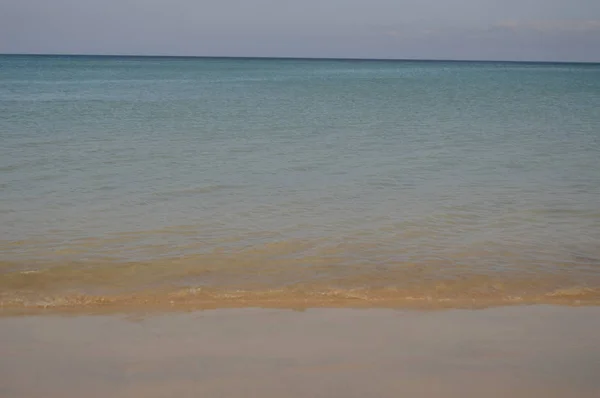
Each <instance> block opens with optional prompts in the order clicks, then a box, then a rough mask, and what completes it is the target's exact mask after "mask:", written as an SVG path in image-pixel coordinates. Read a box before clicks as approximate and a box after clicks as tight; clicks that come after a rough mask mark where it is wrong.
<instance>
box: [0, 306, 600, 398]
mask: <svg viewBox="0 0 600 398" xmlns="http://www.w3.org/2000/svg"><path fill="white" fill-rule="evenodd" d="M599 330H600V308H599V307H582V308H571V307H556V306H521V307H506V308H492V309H485V310H444V311H412V310H391V309H366V310H365V309H362V310H361V309H311V310H306V311H291V310H281V309H221V310H212V311H200V312H190V313H174V314H161V315H147V316H144V315H140V314H128V315H114V314H111V315H95V316H65V315H63V316H57V315H47V316H23V317H4V318H0V342H1V344H0V396H1V397H3V398H13V397H48V398H50V397H57V398H58V397H60V398H70V397H82V396H85V397H174V396H176V397H261V398H269V397H273V398H275V397H361V398H362V397H465V396H481V397H509V396H510V397H528V398H529V397H590V398H591V397H598V396H600V333H598V331H599Z"/></svg>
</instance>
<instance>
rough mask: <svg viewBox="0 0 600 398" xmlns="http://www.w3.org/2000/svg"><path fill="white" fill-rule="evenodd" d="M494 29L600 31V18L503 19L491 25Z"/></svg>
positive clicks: (550, 31)
mask: <svg viewBox="0 0 600 398" xmlns="http://www.w3.org/2000/svg"><path fill="white" fill-rule="evenodd" d="M491 28H492V30H505V31H510V32H515V33H520V32H537V33H545V34H556V33H591V32H598V33H600V20H598V19H590V20H546V21H515V20H507V21H501V22H498V23H496V24H494V25H492V26H491Z"/></svg>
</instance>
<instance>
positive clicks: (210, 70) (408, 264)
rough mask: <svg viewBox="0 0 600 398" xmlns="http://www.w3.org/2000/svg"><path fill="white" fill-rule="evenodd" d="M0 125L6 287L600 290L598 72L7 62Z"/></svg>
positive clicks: (206, 61) (296, 63)
mask: <svg viewBox="0 0 600 398" xmlns="http://www.w3.org/2000/svg"><path fill="white" fill-rule="evenodd" d="M0 138H1V140H2V141H1V142H2V145H1V147H0V187H1V191H0V199H1V207H0V225H2V227H1V230H0V239H1V243H0V249H1V250H2V261H3V266H2V267H0V272H2V274H0V278H4V280H5V281H9V282H5V283H4V285H5V288H7V289H8V288H9V287H14V286H17V285H18V287H19V289H22V288H23V286H29V287H30V288H31V289H33V290H35V289H37V288H39V286H38V285H36V284H35V283H38V282H39V281H38V280H37V279H36V282H35V283H34V282H33V281H28V280H27V281H24V280H23V279H22V278H27V277H28V276H27V275H30V274H32V273H33V274H35V273H38V274H36V275H37V277H39V278H41V277H40V276H39V272H40V270H51V269H55V268H57V267H59V268H61V266H63V265H64V264H69V266H70V267H74V268H77V267H79V268H81V267H84V266H85V267H89V268H90V269H93V270H95V271H93V272H97V270H98V269H103V270H105V271H106V270H108V269H113V270H114V272H116V273H117V274H115V275H116V276H114V278H115V279H118V280H123V279H124V278H125V276H124V274H123V275H122V274H119V273H118V272H120V271H119V270H122V269H123V268H122V264H124V263H127V264H145V265H147V264H152V266H148V267H147V268H145V267H138V269H137V270H136V277H135V278H131V280H130V282H128V283H129V284H128V285H127V286H128V288H132V289H134V290H135V289H137V288H139V287H141V286H142V285H141V284H143V287H144V288H146V287H148V286H158V285H160V286H164V285H165V284H167V285H169V286H170V285H176V286H181V285H184V286H200V285H201V286H205V285H211V284H216V283H221V284H228V283H229V282H231V281H233V280H235V281H236V282H235V283H236V284H238V285H239V284H243V283H246V282H247V281H250V282H248V283H258V284H263V283H264V284H272V285H273V286H279V285H288V284H293V283H298V282H302V283H310V282H311V281H314V280H316V279H318V280H319V281H321V282H323V281H325V282H327V283H330V282H331V281H335V283H342V284H343V283H345V282H340V281H346V280H352V281H354V282H352V286H355V285H357V284H358V285H361V284H366V285H369V284H376V285H378V286H379V285H384V284H387V283H389V284H392V285H394V286H395V285H397V284H398V283H399V282H398V280H397V279H394V278H395V277H394V275H396V274H394V272H400V271H402V270H405V269H408V268H410V269H413V270H414V269H415V268H418V269H421V270H427V273H426V274H427V277H426V278H425V279H427V280H428V281H429V280H438V279H440V280H441V279H444V278H450V279H460V278H465V277H470V276H485V277H486V278H492V279H494V278H499V279H497V280H500V281H504V282H506V281H505V280H504V279H502V278H505V277H506V276H507V275H512V276H515V275H516V276H518V277H519V278H520V279H519V281H522V280H527V278H530V279H531V281H534V282H535V280H536V278H537V279H539V280H543V281H546V280H548V281H551V282H547V283H548V285H547V286H548V289H550V287H551V288H552V289H555V288H557V287H560V288H570V287H573V286H576V287H577V288H586V289H587V288H589V289H592V288H593V289H596V288H597V287H599V286H600V244H599V243H600V65H597V64H533V63H531V64H528V63H491V62H490V63H476V62H414V61H413V62H401V61H352V60H347V61H346V60H277V59H218V58H214V59H211V58H197V59H194V58H136V57H69V56H0ZM161 261H162V262H161ZM173 261H178V262H182V261H183V262H184V263H185V267H184V268H185V271H181V270H182V269H184V268H182V269H180V270H176V268H177V265H174V264H173ZM231 263H236V264H242V263H243V266H242V265H240V266H239V267H236V268H235V272H234V271H232V269H233V268H231V267H229V268H227V269H228V271H227V272H226V273H220V268H219V264H225V265H223V267H227V264H231ZM86 264H87V265H86ZM89 264H93V266H90V265H89ZM266 264H268V271H269V272H266V268H261V267H267V265H266ZM277 267H281V270H282V271H281V272H278V271H274V270H277V269H278V268H277ZM63 268H64V267H62V268H61V269H63ZM158 269H159V270H160V272H159V273H158V274H156V272H157V270H158ZM284 269H285V272H284V271H283V270H284ZM200 270H202V272H201V271H200ZM204 271H206V272H204ZM208 271H210V272H208ZM44 272H47V271H44ZM62 272H66V271H64V269H63V271H62ZM73 272H75V271H73ZM98 272H99V271H98ZM106 272H108V271H106ZM144 272H148V273H153V274H156V277H155V278H152V277H149V276H146V277H142V276H141V275H143V273H144ZM17 275H21V276H19V277H17ZM48 275H51V273H49V274H48ZM69 275H70V274H69ZM94 275H95V274H94ZM98 275H99V274H98ZM102 275H103V277H105V276H104V275H105V274H104V273H103V274H102ZM215 275H216V276H215ZM265 275H269V276H268V277H265ZM273 275H277V277H275V276H273ZM411 275H412V274H411ZM415 275H417V274H415ZM418 275H422V274H418ZM159 276H160V277H159ZM88 277H89V275H88ZM411 277H413V276H411ZM421 277H422V276H419V278H421ZM69 278H71V279H72V280H75V281H77V280H79V279H77V278H75V277H74V276H73V275H71V276H69ZM82 278H83V277H82ZM98 278H100V276H98ZM228 278H229V279H228ZM328 278H329V279H328ZM365 278H366V279H365ZM41 279H43V278H41ZM83 279H85V278H83ZM83 279H81V280H80V281H83ZM125 279H126V278H125ZM57 280H58V281H62V279H61V278H57V277H56V275H54V279H52V281H53V282H52V283H50V282H48V281H45V282H44V285H43V286H47V285H50V286H51V287H56V288H57V289H58V287H61V288H62V286H63V285H62V284H61V283H62V282H61V283H59V282H57ZM90 280H94V278H91V279H90V278H88V279H86V281H87V282H86V283H88V282H89V281H90ZM99 280H100V279H99ZM111 280H112V279H111ZM359 280H360V281H362V282H360V283H359V282H356V281H359ZM494 280H495V281H497V280H496V279H494ZM136 281H137V282H136ZM39 283H41V282H39ZM73 283H75V285H76V284H77V283H76V282H73ZM81 283H83V282H81ZM89 283H91V282H89ZM136 283H139V284H140V285H139V286H138V285H136ZM331 283H333V282H331ZM536 283H537V282H535V283H533V282H532V286H534V285H535V286H538V285H537V284H536ZM540 283H541V282H540ZM544 283H546V282H544ZM30 284H31V285H30ZM92 284H93V283H92ZM550 285H551V286H550ZM40 286H41V285H40ZM236 286H237V285H236ZM519 286H521V285H519ZM544 286H546V285H544ZM69 288H73V285H69ZM15 289H16V288H15ZM519 289H521V290H522V289H523V288H522V287H519Z"/></svg>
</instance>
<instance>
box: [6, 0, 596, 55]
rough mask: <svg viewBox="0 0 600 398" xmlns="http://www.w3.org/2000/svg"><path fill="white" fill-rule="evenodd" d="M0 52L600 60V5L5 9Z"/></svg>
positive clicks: (204, 0) (409, 2)
mask: <svg viewBox="0 0 600 398" xmlns="http://www.w3.org/2000/svg"><path fill="white" fill-rule="evenodd" d="M0 53H61V54H65V53H68V54H72V53H77V54H79V53H81V54H143V55H199V56H203V55H211V56H283V57H290V56H291V57H351V58H426V59H506V60H541V61H555V60H562V61H600V0H295V1H292V0H0Z"/></svg>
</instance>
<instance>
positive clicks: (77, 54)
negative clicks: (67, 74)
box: [0, 53, 600, 65]
mask: <svg viewBox="0 0 600 398" xmlns="http://www.w3.org/2000/svg"><path fill="white" fill-rule="evenodd" d="M0 56H33V57H97V58H102V57H105V58H109V57H122V58H179V59H240V60H242V59H246V60H269V59H271V60H292V61H293V60H296V61H372V62H385V61H387V62H481V63H486V62H487V63H493V62H501V63H534V64H592V65H593V64H600V60H599V61H548V60H543V61H542V60H509V59H443V58H357V57H295V56H247V55H246V56H236V55H164V54H163V55H160V54H88V53H0Z"/></svg>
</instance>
